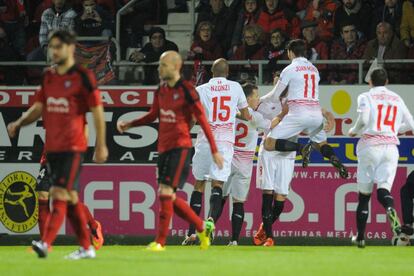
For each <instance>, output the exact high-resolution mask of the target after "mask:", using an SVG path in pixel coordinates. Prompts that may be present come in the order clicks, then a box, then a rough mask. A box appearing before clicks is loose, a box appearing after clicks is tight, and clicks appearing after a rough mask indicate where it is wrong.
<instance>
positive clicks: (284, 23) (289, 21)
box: [257, 9, 300, 38]
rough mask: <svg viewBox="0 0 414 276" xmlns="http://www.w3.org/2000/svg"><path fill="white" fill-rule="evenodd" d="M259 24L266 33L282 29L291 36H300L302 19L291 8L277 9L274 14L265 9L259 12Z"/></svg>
mask: <svg viewBox="0 0 414 276" xmlns="http://www.w3.org/2000/svg"><path fill="white" fill-rule="evenodd" d="M257 25H259V26H260V27H262V29H263V30H264V31H265V32H266V33H270V32H271V31H273V30H274V29H281V30H282V31H283V32H285V33H286V34H287V35H288V36H289V37H290V38H298V37H299V36H300V20H299V18H297V17H296V15H295V14H294V13H293V12H291V11H290V10H285V9H277V10H276V11H275V12H274V13H272V14H270V13H269V12H268V11H266V10H263V11H261V12H260V14H259V18H258V20H257Z"/></svg>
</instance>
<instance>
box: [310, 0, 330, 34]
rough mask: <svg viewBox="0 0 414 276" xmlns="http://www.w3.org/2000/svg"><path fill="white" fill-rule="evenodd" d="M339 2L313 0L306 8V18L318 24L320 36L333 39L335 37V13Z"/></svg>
mask: <svg viewBox="0 0 414 276" xmlns="http://www.w3.org/2000/svg"><path fill="white" fill-rule="evenodd" d="M336 8H337V4H336V3H335V1H333V0H313V1H311V2H310V3H309V5H308V8H307V9H306V14H305V20H306V21H313V22H316V23H317V24H318V30H317V32H318V37H319V38H320V39H321V40H323V41H331V40H332V39H333V37H334V24H333V15H334V12H335V10H336Z"/></svg>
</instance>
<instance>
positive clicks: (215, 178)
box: [183, 59, 251, 244]
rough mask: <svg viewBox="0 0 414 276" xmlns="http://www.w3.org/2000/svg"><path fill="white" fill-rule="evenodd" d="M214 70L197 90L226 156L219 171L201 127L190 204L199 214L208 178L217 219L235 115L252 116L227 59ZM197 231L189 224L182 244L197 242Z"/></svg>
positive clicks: (213, 215)
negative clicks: (194, 180) (230, 76)
mask: <svg viewBox="0 0 414 276" xmlns="http://www.w3.org/2000/svg"><path fill="white" fill-rule="evenodd" d="M211 70H212V73H213V78H211V79H210V81H209V82H208V83H205V84H203V85H200V86H198V87H197V88H196V90H197V92H198V94H199V96H200V101H201V103H202V105H203V106H204V109H205V112H206V116H207V120H208V122H209V124H210V126H211V129H212V131H213V135H214V139H215V141H216V143H217V147H218V151H219V152H220V153H221V154H222V155H223V158H224V166H223V169H221V170H220V169H219V168H218V167H217V165H216V164H215V163H214V162H213V160H212V157H211V153H210V146H209V144H208V143H207V140H206V137H205V135H204V132H203V131H202V130H200V132H199V133H198V135H197V141H196V144H195V147H194V148H195V154H194V156H193V167H192V170H193V175H194V177H195V179H196V183H195V185H194V191H193V193H192V194H191V199H190V205H191V208H193V210H194V211H195V212H196V213H197V214H200V211H201V203H202V193H203V192H204V188H205V183H206V180H211V188H212V190H211V196H210V210H209V213H208V220H210V221H217V218H218V217H219V215H220V213H221V209H222V199H223V183H224V182H226V181H227V179H228V177H229V175H230V172H231V161H232V159H233V153H234V149H233V144H234V139H235V121H236V115H237V112H238V111H239V112H240V116H241V118H242V119H245V120H250V119H251V115H250V113H249V110H248V104H247V100H246V96H245V95H244V92H243V89H242V87H241V86H240V84H239V83H237V82H234V81H230V80H227V79H226V78H227V76H228V74H229V65H228V63H227V61H226V60H225V59H218V60H216V61H214V63H213V66H212V69H211ZM194 233H195V231H194V228H193V226H191V225H190V229H189V232H188V234H187V237H186V239H185V241H184V242H183V244H189V243H191V242H192V241H194V240H195V235H193V234H194Z"/></svg>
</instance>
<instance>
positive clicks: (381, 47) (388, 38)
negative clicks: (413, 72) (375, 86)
mask: <svg viewBox="0 0 414 276" xmlns="http://www.w3.org/2000/svg"><path fill="white" fill-rule="evenodd" d="M406 57H407V48H406V47H405V45H404V43H403V42H402V41H401V40H399V39H398V37H397V36H396V35H394V31H393V29H392V26H391V25H390V24H389V23H387V22H381V23H379V24H378V26H377V38H375V39H373V40H371V41H369V42H368V45H367V48H366V49H365V53H364V56H363V58H364V59H366V60H372V59H375V58H377V59H378V60H379V61H380V62H381V61H382V60H384V59H385V60H387V59H405V58H406ZM385 67H386V69H387V71H388V78H389V80H390V82H391V83H400V82H402V81H403V80H404V79H403V78H402V77H403V75H404V74H402V70H403V68H404V66H402V65H401V64H386V65H385ZM404 81H405V80H404Z"/></svg>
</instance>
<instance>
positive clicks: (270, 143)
mask: <svg viewBox="0 0 414 276" xmlns="http://www.w3.org/2000/svg"><path fill="white" fill-rule="evenodd" d="M264 149H265V150H267V151H273V150H274V149H275V140H274V139H272V138H269V137H268V138H266V139H265V141H264Z"/></svg>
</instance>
